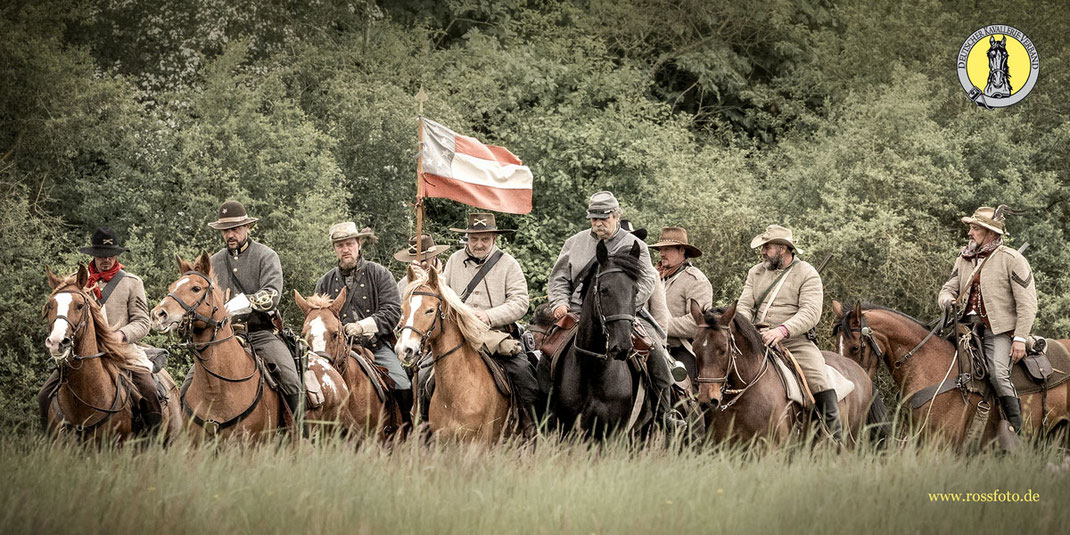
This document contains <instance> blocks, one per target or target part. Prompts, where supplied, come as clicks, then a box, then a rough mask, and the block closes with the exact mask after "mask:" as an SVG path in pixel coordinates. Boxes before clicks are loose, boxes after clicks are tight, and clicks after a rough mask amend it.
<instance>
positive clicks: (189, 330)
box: [150, 254, 344, 439]
mask: <svg viewBox="0 0 1070 535" xmlns="http://www.w3.org/2000/svg"><path fill="white" fill-rule="evenodd" d="M178 267H179V271H180V272H181V273H182V276H181V277H180V278H179V279H178V280H176V281H175V282H173V283H171V286H170V287H169V291H170V293H168V294H167V297H165V298H163V300H161V301H160V303H159V304H158V305H156V307H155V308H153V309H152V311H151V312H150V315H151V316H152V321H153V327H154V328H155V329H156V330H158V331H163V332H172V331H177V332H178V334H179V336H181V337H183V338H184V339H185V344H186V346H187V347H189V348H190V349H191V350H192V353H193V356H194V359H193V368H191V371H192V372H193V380H192V381H191V382H190V384H189V388H188V389H187V390H186V392H184V393H183V394H182V396H181V398H180V399H181V401H182V411H183V413H184V416H185V418H187V419H188V420H189V421H191V422H192V424H193V425H191V426H189V430H190V432H191V433H192V434H193V436H194V438H196V439H203V438H212V437H217V436H218V437H220V438H230V437H243V438H244V437H249V438H257V439H259V438H264V437H266V436H267V435H268V433H267V432H270V431H274V430H276V429H277V428H279V427H280V424H281V423H282V419H283V417H284V415H283V411H284V410H285V406H284V404H283V402H282V400H281V398H280V397H279V394H278V393H277V392H275V391H274V390H272V389H271V388H269V387H268V381H267V377H266V376H265V375H264V373H263V370H262V369H261V368H260V366H258V365H257V362H256V360H255V358H254V357H253V355H252V353H251V352H248V351H246V350H245V347H243V346H242V344H241V343H240V342H239V341H238V339H237V338H235V337H234V329H233V328H232V327H231V325H230V316H229V314H228V313H227V310H226V308H224V305H223V295H222V293H221V292H220V291H219V288H218V287H217V286H216V281H215V278H214V277H213V275H212V262H211V260H210V259H209V257H208V255H207V254H201V256H200V258H198V259H197V263H196V264H194V265H191V264H190V263H189V262H186V261H185V260H183V259H181V258H178ZM314 371H317V370H316V369H314ZM318 371H320V372H324V370H318ZM332 372H333V375H330V373H332ZM327 373H328V375H327V377H331V379H332V380H334V381H335V382H337V383H341V381H342V377H341V375H339V374H338V373H337V372H335V371H334V370H333V369H332V370H329V372H327ZM324 377H325V376H324V375H320V376H319V377H318V378H319V381H320V384H324V383H326V382H327V380H326V379H324ZM329 394H330V393H329V392H324V398H325V400H324V407H325V408H324V409H323V410H324V411H325V412H327V413H331V411H335V410H337V407H340V406H341V405H342V403H343V400H344V398H343V397H342V396H340V395H334V396H332V395H329ZM286 417H289V415H286Z"/></svg>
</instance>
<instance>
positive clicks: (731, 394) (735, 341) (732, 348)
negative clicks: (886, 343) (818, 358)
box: [691, 303, 884, 444]
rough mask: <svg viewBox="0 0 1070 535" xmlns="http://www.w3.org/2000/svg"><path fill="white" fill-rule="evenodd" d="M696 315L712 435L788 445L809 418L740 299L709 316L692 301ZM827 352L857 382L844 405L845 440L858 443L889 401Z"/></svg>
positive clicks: (857, 370)
mask: <svg viewBox="0 0 1070 535" xmlns="http://www.w3.org/2000/svg"><path fill="white" fill-rule="evenodd" d="M691 314H692V315H693V316H694V317H695V321H696V323H698V325H699V330H698V335H697V336H696V337H695V339H694V343H693V347H694V348H695V359H696V364H697V369H698V377H697V378H696V382H697V383H698V399H699V403H700V404H702V406H703V408H704V409H706V410H707V412H706V429H707V431H706V432H707V436H712V437H713V438H714V439H716V440H718V441H722V440H726V439H727V440H730V441H731V442H736V443H748V442H751V441H753V440H756V439H764V440H767V441H770V442H772V443H783V442H785V441H787V440H788V439H789V438H790V437H791V436H792V435H793V434H794V433H793V431H795V430H796V426H799V425H802V424H805V423H806V422H808V421H809V418H808V417H807V415H806V414H804V412H803V409H802V408H800V407H799V406H798V405H797V404H795V403H793V402H792V401H791V400H790V399H788V394H787V391H786V390H785V387H784V383H783V382H782V380H781V379H780V378H779V376H778V374H777V371H776V370H774V369H773V367H774V366H776V364H775V363H774V362H773V360H772V359H774V358H777V357H775V356H773V355H772V354H771V353H770V352H769V351H767V349H766V347H765V345H764V344H763V343H762V336H761V334H760V333H759V332H758V329H757V328H755V327H754V325H752V324H751V322H750V321H748V320H747V318H744V317H743V316H739V315H736V305H735V304H734V303H733V304H732V305H731V306H729V307H728V308H727V309H723V310H721V309H717V310H708V311H706V312H705V314H703V313H702V312H701V311H700V310H699V308H698V306H697V305H692V307H691ZM822 354H823V355H824V357H825V362H826V363H827V364H828V365H830V366H832V367H834V368H836V370H838V371H839V372H840V373H842V374H843V375H844V376H845V377H846V378H847V379H849V380H850V381H851V382H853V383H854V384H855V388H854V390H852V391H851V393H850V394H848V395H847V397H845V398H844V399H843V400H841V401H840V403H839V405H840V419H841V420H842V422H843V439H844V442H845V443H847V444H852V443H857V442H858V440H859V439H860V438H861V437H862V433H863V432H864V430H865V426H866V425H867V424H881V423H882V422H881V420H882V419H883V416H884V411H883V405H882V404H880V399H879V398H875V397H874V395H873V393H874V391H873V383H872V381H871V380H870V378H869V377H868V376H867V375H866V372H865V371H864V370H863V369H862V367H861V366H859V365H858V364H856V363H855V362H853V361H851V360H849V359H846V358H844V357H841V356H839V355H837V354H835V353H832V352H829V351H822ZM815 418H817V417H816V416H815Z"/></svg>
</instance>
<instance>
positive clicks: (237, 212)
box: [208, 201, 260, 230]
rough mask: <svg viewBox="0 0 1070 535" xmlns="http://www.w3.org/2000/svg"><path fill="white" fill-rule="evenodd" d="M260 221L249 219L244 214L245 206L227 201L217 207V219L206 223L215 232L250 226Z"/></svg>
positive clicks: (247, 215) (253, 218)
mask: <svg viewBox="0 0 1070 535" xmlns="http://www.w3.org/2000/svg"><path fill="white" fill-rule="evenodd" d="M259 220H260V219H258V218H255V217H249V214H248V213H246V212H245V206H243V205H242V203H240V202H238V201H227V202H225V203H223V204H222V205H221V206H220V207H219V219H217V220H215V221H213V222H211V223H208V226H209V227H212V228H214V229H216V230H226V229H228V228H234V227H240V226H242V225H251V224H253V223H256V222H257V221H259Z"/></svg>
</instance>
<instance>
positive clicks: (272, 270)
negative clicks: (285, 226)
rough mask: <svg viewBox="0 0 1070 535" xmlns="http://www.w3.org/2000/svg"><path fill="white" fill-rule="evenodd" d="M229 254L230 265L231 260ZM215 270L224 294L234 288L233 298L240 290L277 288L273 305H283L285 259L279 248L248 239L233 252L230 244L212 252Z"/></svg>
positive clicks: (249, 293) (247, 291)
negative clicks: (281, 257)
mask: <svg viewBox="0 0 1070 535" xmlns="http://www.w3.org/2000/svg"><path fill="white" fill-rule="evenodd" d="M228 254H229V255H230V264H229V265H230V267H228V263H227V255H228ZM212 273H214V274H215V278H216V282H217V283H218V285H219V289H220V291H222V292H223V294H224V295H227V290H230V294H229V299H233V298H234V297H235V296H236V295H238V294H240V293H245V294H246V296H249V297H251V296H252V295H253V294H255V293H257V292H259V291H261V290H274V291H275V297H274V299H272V304H271V308H272V309H274V308H275V307H278V306H279V299H280V298H281V297H282V262H280V261H279V255H278V254H277V253H276V252H275V251H273V250H272V249H271V248H270V247H268V246H266V245H264V244H262V243H260V242H256V241H253V240H252V239H249V240H247V243H246V244H244V245H241V246H239V247H238V251H237V254H231V253H230V252H229V251H227V248H226V247H224V248H222V249H220V250H219V251H217V252H216V253H215V254H214V255H212ZM235 280H237V281H238V282H235ZM238 283H240V284H238ZM243 288H244V291H243V290H242V289H243Z"/></svg>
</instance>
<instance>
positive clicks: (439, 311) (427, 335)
mask: <svg viewBox="0 0 1070 535" xmlns="http://www.w3.org/2000/svg"><path fill="white" fill-rule="evenodd" d="M413 295H422V296H427V297H434V298H435V299H437V301H436V302H435V317H434V318H432V319H431V326H430V327H428V328H427V330H426V331H420V329H417V328H416V327H413V326H411V325H405V326H403V327H401V328H400V329H398V331H397V337H398V339H399V340H400V339H401V335H402V334H404V333H405V331H406V330H410V331H412V332H414V333H416V335H417V336H419V337H420V352H421V353H422V352H423V351H424V347H425V345H426V344H427V341H428V340H430V339H431V338H432V336H433V335H434V333H435V330H436V329H437V330H438V331H439V334H442V333H444V332H446V311H445V310H443V308H442V302H443V301H444V299H443V298H442V295H441V294H437V293H434V292H422V291H420V290H419V289H417V290H416V291H414V292H412V294H410V297H411V296H413ZM464 344H465V340H464V337H461V343H459V344H457V346H456V347H454V348H453V349H450V350H449V351H447V352H445V353H443V354H441V355H436V356H435V357H434V359H433V360H432V361H431V364H432V365H434V364H435V363H436V362H438V361H440V360H442V359H444V358H446V357H448V356H450V355H452V354H453V353H455V352H457V350H458V349H461V347H463V346H464ZM414 363H415V361H414Z"/></svg>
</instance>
